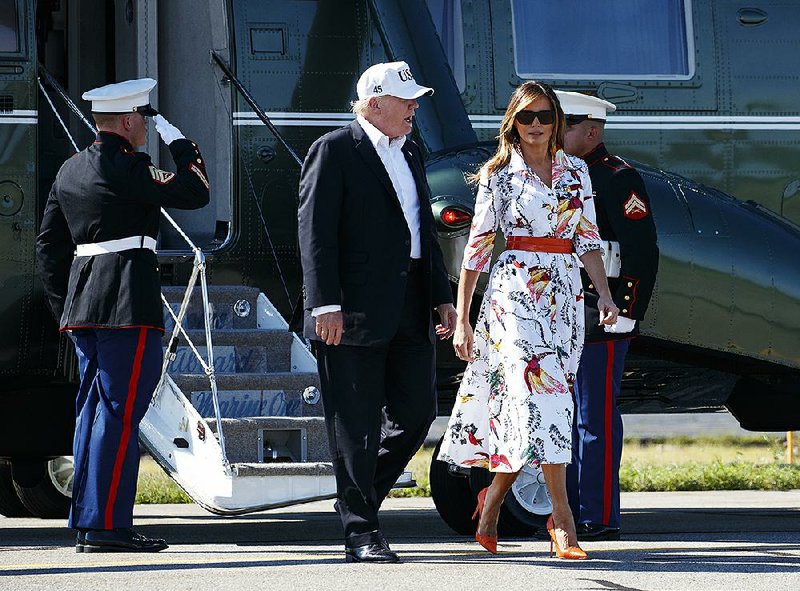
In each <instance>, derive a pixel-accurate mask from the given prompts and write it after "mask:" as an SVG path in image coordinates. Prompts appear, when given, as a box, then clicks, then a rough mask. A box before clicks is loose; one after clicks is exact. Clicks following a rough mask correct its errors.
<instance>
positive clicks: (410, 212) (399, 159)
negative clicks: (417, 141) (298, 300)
mask: <svg viewBox="0 0 800 591" xmlns="http://www.w3.org/2000/svg"><path fill="white" fill-rule="evenodd" d="M356 119H357V121H358V123H359V125H361V127H362V129H363V130H364V133H366V134H367V137H368V138H369V141H370V142H372V145H373V146H374V147H375V151H376V152H377V153H378V157H379V158H380V159H381V162H382V163H383V166H384V168H385V169H386V172H387V173H388V174H389V179H391V181H392V187H394V191H395V193H397V198H398V199H399V200H400V206H401V207H402V208H403V216H404V217H405V218H406V224H408V230H409V232H410V233H411V258H412V259H418V258H420V257H421V256H422V244H421V242H420V236H419V195H418V194H417V183H416V182H414V175H413V174H412V173H411V168H410V167H409V166H408V161H407V160H406V157H405V155H404V154H403V150H402V148H403V144H405V143H406V136H400V137H397V138H394V139H390V138H389V137H388V136H386V135H384V134H383V132H381V130H379V129H378V128H377V127H375V126H374V125H372V123H370V122H369V121H367V120H366V119H364V117H362V116H360V115H359V116H358V117H357V118H356ZM341 309H342V307H341V306H340V305H338V304H332V305H330V306H319V307H317V308H314V309H313V310H312V311H311V315H312V316H319V315H320V314H327V313H328V312H338V311H339V310H341Z"/></svg>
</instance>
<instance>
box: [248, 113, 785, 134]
mask: <svg viewBox="0 0 800 591" xmlns="http://www.w3.org/2000/svg"><path fill="white" fill-rule="evenodd" d="M267 116H268V117H269V118H270V120H271V121H272V122H273V123H274V124H275V125H281V126H284V127H331V126H339V125H344V124H346V123H348V122H350V121H352V120H353V114H352V113H299V112H286V111H282V112H272V113H267ZM233 117H234V119H233V124H234V125H236V126H243V125H244V126H249V125H256V126H258V125H263V123H262V122H261V120H259V119H258V116H257V115H256V114H255V113H253V112H247V111H245V112H236V113H234V114H233ZM469 119H470V122H471V123H472V127H473V128H475V129H497V128H498V127H499V126H500V122H501V121H502V120H503V117H502V115H470V116H469ZM606 127H607V128H608V129H664V130H668V129H688V130H699V129H718V130H731V131H733V130H762V131H772V130H800V117H758V116H749V115H741V116H737V115H719V116H713V115H711V116H709V115H696V116H695V115H688V116H683V115H664V116H652V115H645V116H636V115H618V116H616V117H609V119H608V123H607V124H606Z"/></svg>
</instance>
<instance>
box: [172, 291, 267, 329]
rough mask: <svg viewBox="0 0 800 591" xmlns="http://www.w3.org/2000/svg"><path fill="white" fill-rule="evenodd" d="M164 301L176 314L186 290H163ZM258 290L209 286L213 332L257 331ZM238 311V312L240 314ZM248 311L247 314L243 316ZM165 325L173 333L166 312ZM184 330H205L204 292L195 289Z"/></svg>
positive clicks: (185, 318)
mask: <svg viewBox="0 0 800 591" xmlns="http://www.w3.org/2000/svg"><path fill="white" fill-rule="evenodd" d="M161 291H162V293H163V294H164V297H165V298H166V299H167V302H168V303H169V305H170V307H171V308H172V310H173V311H174V312H175V313H176V314H177V313H178V310H179V309H180V304H181V302H182V301H183V295H184V293H185V292H186V288H185V287H180V286H177V287H162V288H161ZM259 293H260V292H259V290H258V288H255V287H245V286H242V285H209V286H208V301H209V306H210V308H211V328H213V329H215V330H216V329H230V328H256V326H257V317H258V314H257V312H256V310H257V304H256V300H257V299H258V295H259ZM235 309H236V310H239V313H237V312H236V311H235ZM245 309H246V310H247V314H246V315H244V316H242V315H240V314H243V313H244V311H245ZM164 325H165V326H166V328H167V331H171V330H172V327H173V326H174V324H173V321H172V316H171V315H170V314H169V313H168V312H167V311H166V310H164ZM183 327H184V328H187V329H201V328H203V327H204V312H203V299H202V290H201V289H200V288H199V287H195V288H194V289H193V290H192V297H191V300H190V301H189V307H188V309H187V310H186V316H185V317H184V319H183Z"/></svg>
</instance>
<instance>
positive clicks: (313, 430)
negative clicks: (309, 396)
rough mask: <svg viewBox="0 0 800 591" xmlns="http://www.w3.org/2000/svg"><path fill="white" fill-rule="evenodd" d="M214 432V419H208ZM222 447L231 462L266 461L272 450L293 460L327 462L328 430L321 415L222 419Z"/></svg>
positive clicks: (328, 452)
mask: <svg viewBox="0 0 800 591" xmlns="http://www.w3.org/2000/svg"><path fill="white" fill-rule="evenodd" d="M208 424H209V426H210V427H211V430H212V431H214V432H216V430H217V422H216V421H215V420H213V419H212V420H209V421H208ZM222 426H223V429H224V431H225V448H226V451H227V453H228V459H229V460H230V461H231V463H236V462H249V463H258V462H262V461H263V462H265V463H269V464H270V465H276V464H282V463H287V462H286V461H283V462H280V461H277V462H266V461H265V460H267V459H269V458H271V457H272V455H271V454H270V452H271V451H272V450H275V452H276V453H277V455H278V457H279V458H284V460H285V458H291V460H292V461H294V462H301V463H305V462H329V461H330V459H331V456H330V448H329V447H328V433H327V430H326V428H325V420H324V419H323V418H322V417H247V418H241V419H222Z"/></svg>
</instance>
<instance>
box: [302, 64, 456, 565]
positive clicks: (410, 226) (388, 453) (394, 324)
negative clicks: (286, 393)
mask: <svg viewBox="0 0 800 591" xmlns="http://www.w3.org/2000/svg"><path fill="white" fill-rule="evenodd" d="M432 92H433V90H432V89H430V88H426V87H424V86H420V85H418V84H417V83H416V82H415V81H414V78H413V77H412V75H411V70H410V69H409V67H408V65H407V64H406V63H405V62H392V63H388V64H376V65H374V66H372V67H370V68H368V69H367V70H366V71H365V72H364V73H363V74H362V76H361V78H360V79H359V81H358V97H359V101H357V102H356V103H355V104H354V111H356V113H357V114H358V117H357V119H356V121H353V123H351V124H350V125H348V126H346V127H343V128H341V129H338V130H335V131H333V132H331V133H328V134H326V135H324V136H322V137H321V138H320V139H318V140H317V141H316V142H314V144H313V145H312V146H311V148H310V149H309V151H308V155H307V156H306V159H305V162H304V163H303V170H302V173H301V176H300V208H299V211H298V229H299V243H300V255H301V260H302V266H303V282H304V287H303V303H302V306H301V307H302V308H303V312H304V334H305V336H306V337H307V338H309V339H311V340H312V342H313V346H314V352H315V354H316V356H317V364H318V367H319V373H320V382H321V385H322V402H323V406H324V411H325V423H326V426H327V429H328V440H329V443H330V446H331V455H332V457H333V467H334V473H335V475H336V491H337V501H336V509H337V511H338V513H339V516H340V518H341V520H342V525H343V527H344V533H345V557H346V560H347V561H348V562H350V561H355V562H397V561H398V557H397V555H396V554H395V553H394V552H392V551H391V549H390V548H389V545H388V544H387V543H386V540H385V539H384V537H383V535H382V534H381V532H380V530H379V524H378V509H379V507H380V505H381V503H382V502H383V499H384V498H385V497H386V495H387V494H388V492H389V490H390V489H391V488H392V486H393V485H394V483H395V482H396V481H397V478H398V477H399V476H400V474H402V472H403V469H404V468H405V466H406V464H407V463H408V460H409V459H410V458H411V457H412V456H413V455H414V453H415V452H416V451H417V449H419V446H420V445H421V444H422V441H423V440H424V438H425V435H426V434H427V432H428V428H429V427H430V424H431V422H432V421H433V419H434V417H435V414H436V394H435V348H434V342H435V331H434V327H433V321H432V311H433V308H434V307H436V308H437V310H438V312H439V315H440V317H441V319H442V326H443V328H440V329H439V330H438V332H439V335H440V336H441V337H445V336H450V335H451V334H452V329H453V327H454V325H455V308H454V307H453V305H452V301H453V294H452V291H451V288H450V283H449V280H448V278H447V273H446V271H445V266H444V259H443V257H442V252H441V250H440V248H439V244H438V242H437V240H436V229H435V226H434V221H433V215H432V213H431V207H430V190H429V188H428V184H427V182H426V180H425V170H424V167H423V163H422V157H421V154H420V150H419V148H418V147H417V146H416V145H415V144H414V143H413V142H412V141H411V140H410V139H407V138H406V135H407V134H408V133H410V132H411V120H412V118H413V115H414V111H415V110H416V108H417V106H418V104H417V101H416V99H417V98H418V97H421V96H422V95H425V94H430V93H432Z"/></svg>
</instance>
